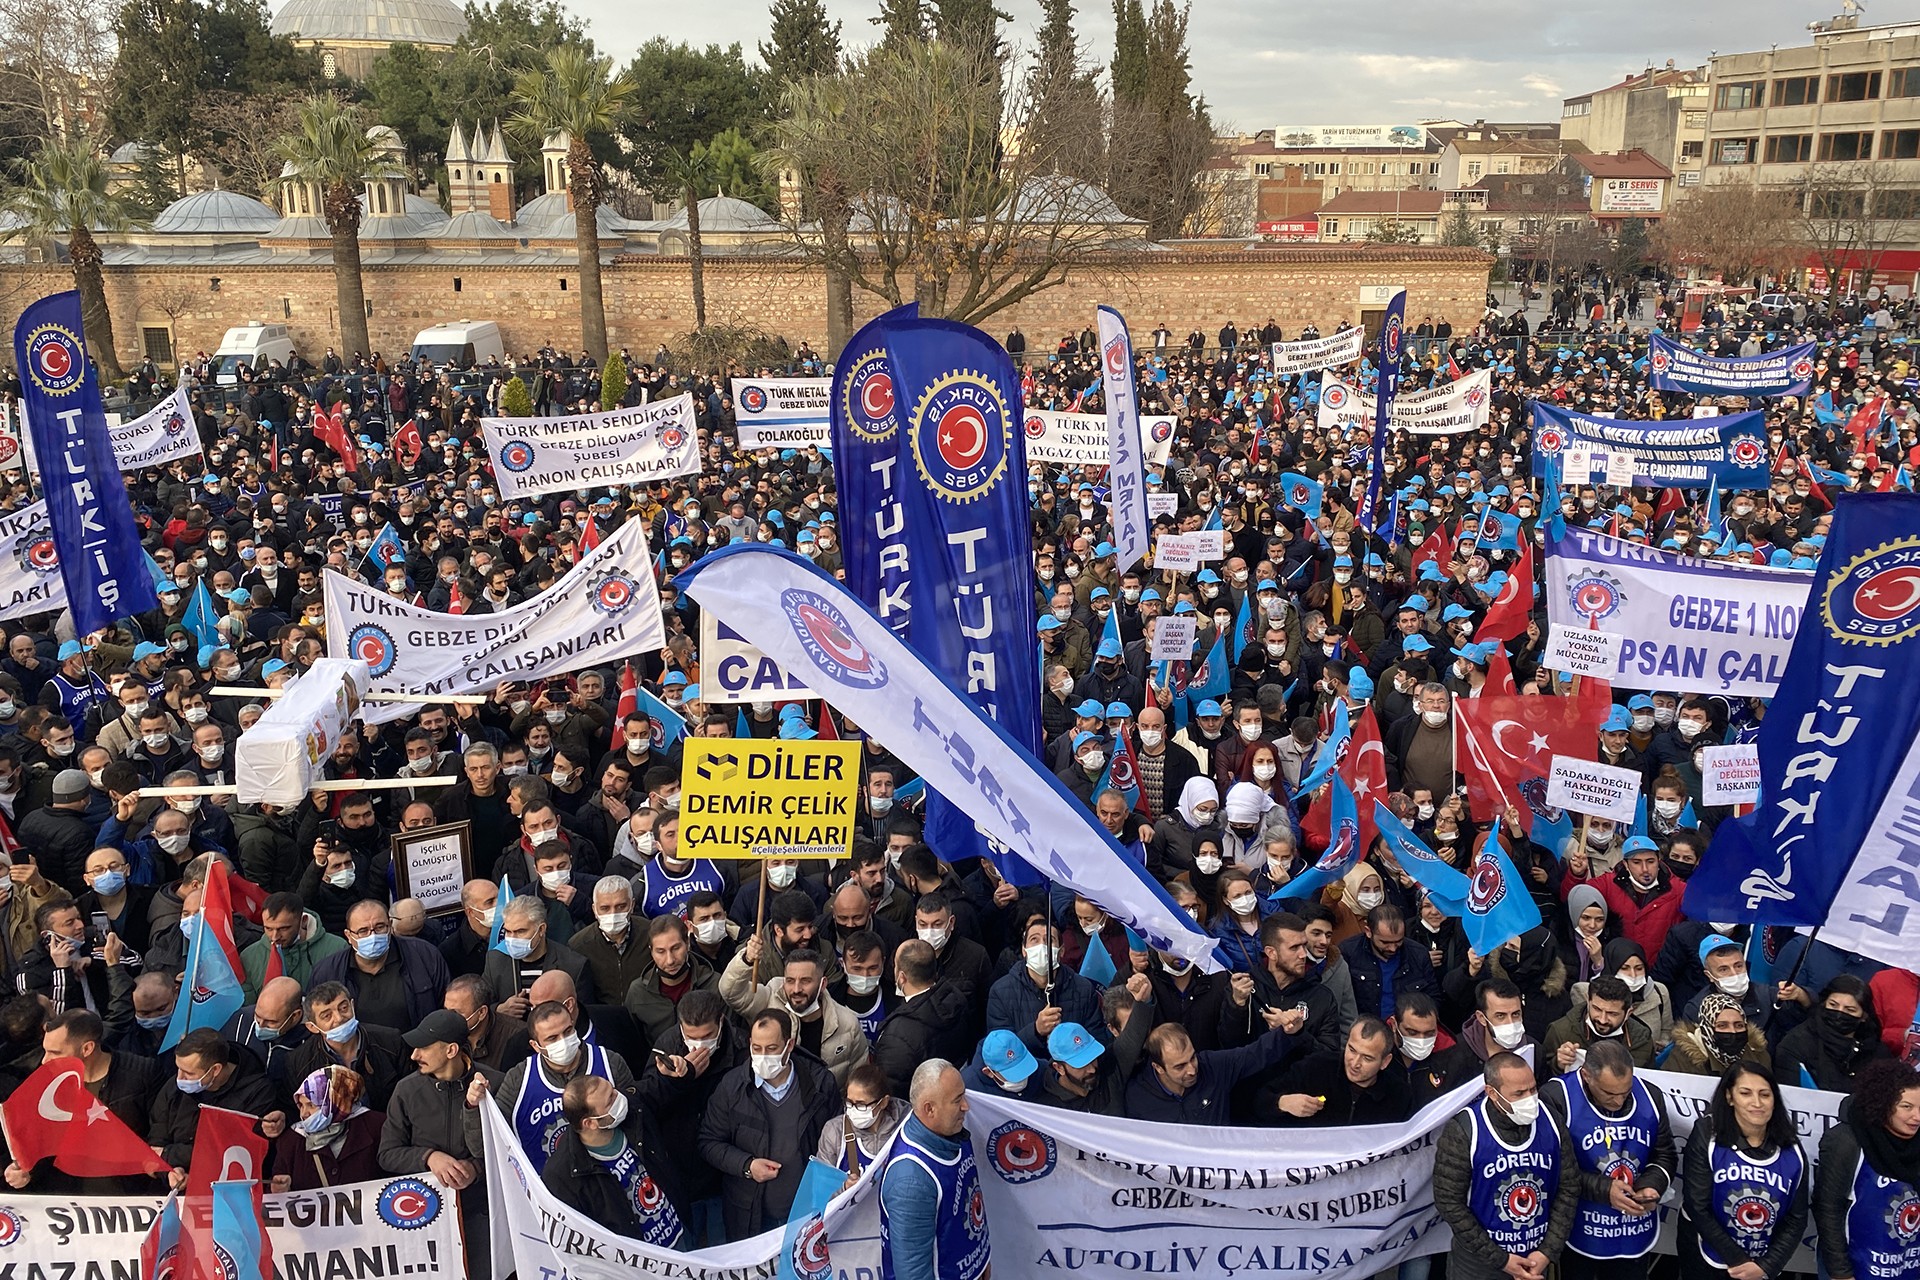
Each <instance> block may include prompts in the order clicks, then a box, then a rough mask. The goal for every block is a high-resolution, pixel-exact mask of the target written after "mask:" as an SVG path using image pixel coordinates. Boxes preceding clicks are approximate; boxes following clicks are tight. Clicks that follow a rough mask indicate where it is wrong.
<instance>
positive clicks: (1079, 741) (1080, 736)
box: [1073, 729, 1100, 755]
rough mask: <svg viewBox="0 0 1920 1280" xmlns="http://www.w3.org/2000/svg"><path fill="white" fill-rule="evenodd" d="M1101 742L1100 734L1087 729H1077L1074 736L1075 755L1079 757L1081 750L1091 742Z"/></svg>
mask: <svg viewBox="0 0 1920 1280" xmlns="http://www.w3.org/2000/svg"><path fill="white" fill-rule="evenodd" d="M1099 740H1100V735H1099V734H1097V733H1094V732H1092V731H1091V730H1087V729H1077V730H1075V731H1074V735H1073V753H1074V754H1075V755H1079V754H1080V748H1082V747H1084V746H1086V745H1087V744H1088V743H1089V742H1098V741H1099Z"/></svg>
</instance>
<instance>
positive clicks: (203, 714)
mask: <svg viewBox="0 0 1920 1280" xmlns="http://www.w3.org/2000/svg"><path fill="white" fill-rule="evenodd" d="M210 714H212V713H211V712H209V711H208V710H207V708H205V707H188V708H187V710H186V717H187V723H188V724H205V723H206V721H207V717H208V716H209V715H210Z"/></svg>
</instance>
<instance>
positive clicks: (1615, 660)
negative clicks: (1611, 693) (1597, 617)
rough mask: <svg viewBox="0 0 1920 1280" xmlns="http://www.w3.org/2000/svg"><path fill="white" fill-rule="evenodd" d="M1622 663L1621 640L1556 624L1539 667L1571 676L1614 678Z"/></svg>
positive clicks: (1549, 634) (1606, 634)
mask: <svg viewBox="0 0 1920 1280" xmlns="http://www.w3.org/2000/svg"><path fill="white" fill-rule="evenodd" d="M1619 664H1620V637H1619V636H1616V635H1614V634H1612V633H1611V632H1607V631H1588V630H1584V629H1582V628H1578V627H1563V626H1560V625H1559V624H1557V623H1556V624H1554V625H1553V626H1550V627H1548V628H1547V647H1546V649H1545V651H1544V652H1542V653H1541V655H1540V665H1541V666H1543V667H1547V668H1550V669H1551V670H1554V671H1564V672H1566V673H1567V674H1568V675H1575V676H1598V677H1599V678H1600V679H1602V680H1611V679H1612V678H1613V672H1614V668H1615V667H1617V666H1619Z"/></svg>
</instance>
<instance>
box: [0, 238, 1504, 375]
mask: <svg viewBox="0 0 1920 1280" xmlns="http://www.w3.org/2000/svg"><path fill="white" fill-rule="evenodd" d="M1491 261H1492V260H1491V259H1490V258H1489V257H1488V256H1487V255H1486V254H1484V253H1481V252H1479V251H1477V250H1473V249H1453V248H1441V247H1418V246H1397V245H1395V246H1388V245H1353V246H1339V247H1324V248H1323V247H1311V246H1308V247H1300V248H1274V249H1243V248H1241V247H1239V246H1237V245H1236V246H1230V247H1226V248H1219V249H1213V248H1190V247H1181V248H1176V249H1172V250H1167V251H1162V252H1154V253H1145V254H1138V255H1132V256H1129V257H1126V258H1123V259H1116V260H1114V261H1112V262H1109V263H1104V264H1099V265H1089V266H1086V267H1083V268H1081V269H1078V270H1076V271H1075V272H1073V273H1072V274H1071V275H1070V277H1069V278H1068V280H1067V282H1066V283H1065V284H1063V285H1060V286H1057V287H1055V288H1052V289H1048V290H1045V291H1043V292H1041V293H1038V294H1035V295H1034V296H1032V297H1030V298H1028V299H1026V300H1025V301H1022V302H1020V303H1019V304H1017V305H1015V306H1013V307H1010V308H1008V309H1007V310H1005V311H1002V312H1000V313H998V314H996V315H994V316H992V317H990V318H988V319H987V320H985V321H983V322H982V323H983V327H984V328H986V329H987V330H988V331H990V332H992V333H993V334H994V335H995V336H1002V335H1004V334H1005V333H1006V332H1007V331H1008V330H1010V329H1011V328H1012V327H1013V326H1014V325H1016V324H1018V325H1019V326H1020V328H1021V329H1022V330H1023V331H1024V332H1025V334H1026V336H1027V343H1028V349H1029V351H1030V352H1031V351H1039V350H1042V349H1047V348H1050V347H1051V346H1052V344H1053V343H1054V342H1055V341H1057V340H1058V338H1059V337H1060V335H1061V334H1063V333H1068V332H1072V333H1078V332H1079V331H1080V330H1081V329H1083V328H1084V327H1086V326H1087V325H1088V324H1089V323H1091V321H1092V317H1093V308H1094V305H1095V304H1096V303H1100V302H1105V303H1109V304H1111V305H1114V306H1117V307H1119V308H1120V310H1121V311H1122V313H1123V314H1124V315H1126V317H1127V319H1128V321H1129V323H1130V324H1131V326H1132V328H1133V330H1134V333H1135V340H1136V342H1137V343H1139V344H1141V345H1145V342H1146V335H1147V334H1148V333H1149V332H1151V331H1152V330H1153V328H1154V327H1155V326H1156V325H1159V324H1162V323H1164V324H1166V325H1167V327H1168V328H1170V329H1172V330H1173V331H1174V334H1175V340H1176V341H1178V340H1180V339H1183V338H1184V337H1185V336H1186V333H1187V331H1188V330H1189V329H1190V328H1192V327H1193V326H1194V325H1199V326H1200V327H1201V328H1203V329H1204V330H1205V331H1206V333H1207V334H1208V339H1209V342H1211V341H1212V336H1213V334H1214V333H1215V332H1216V331H1217V330H1218V329H1219V328H1220V326H1221V325H1222V324H1223V323H1225V322H1226V321H1227V320H1229V319H1231V320H1233V321H1234V322H1236V323H1237V324H1240V325H1242V326H1245V325H1246V324H1249V323H1253V324H1259V323H1262V322H1264V321H1265V320H1266V319H1267V318H1268V317H1273V318H1274V319H1277V320H1278V321H1279V323H1280V324H1281V326H1282V327H1283V328H1284V329H1285V330H1286V332H1287V333H1288V335H1289V336H1291V335H1293V334H1295V333H1297V332H1298V331H1299V330H1300V328H1301V327H1302V326H1303V325H1305V324H1307V323H1308V322H1312V323H1315V324H1317V325H1319V326H1320V327H1321V328H1322V329H1323V330H1325V329H1329V328H1331V327H1332V325H1333V324H1335V323H1337V322H1339V321H1340V320H1343V319H1344V320H1352V321H1360V320H1361V319H1363V316H1364V313H1367V312H1372V311H1377V310H1378V309H1379V308H1380V307H1381V306H1382V305H1384V297H1383V296H1382V295H1383V294H1384V293H1385V292H1386V291H1387V290H1389V289H1390V288H1391V287H1393V286H1402V287H1405V288H1406V289H1407V291H1408V302H1407V319H1408V324H1409V326H1411V325H1413V324H1415V323H1417V322H1418V320H1419V318H1420V317H1422V316H1431V317H1433V318H1434V319H1435V320H1436V321H1437V320H1439V319H1440V318H1441V317H1442V316H1445V317H1447V318H1449V319H1450V320H1452V322H1453V325H1454V327H1455V329H1456V330H1460V331H1464V330H1466V329H1468V328H1470V327H1472V325H1473V324H1474V323H1475V322H1477V321H1478V319H1479V317H1480V315H1481V312H1482V309H1483V306H1484V302H1485V294H1486V288H1487V273H1488V268H1489V266H1490V264H1491ZM8 274H9V276H10V285H11V287H10V288H8V289H7V290H5V291H0V323H3V324H4V325H5V326H6V328H5V330H4V331H5V332H11V331H12V325H13V322H14V319H15V318H16V317H17V315H18V313H19V310H20V309H21V308H23V307H24V306H26V305H27V304H28V303H29V302H31V301H32V300H33V299H35V298H37V297H39V296H41V295H42V294H45V293H51V292H54V291H56V290H60V289H67V288H71V287H72V282H71V277H70V276H68V275H67V274H66V272H65V271H64V270H63V269H61V268H58V267H38V266H30V267H24V268H14V269H11V270H10V271H9V273H8ZM604 278H605V291H606V305H607V327H608V331H609V338H610V340H611V341H612V343H613V344H614V345H615V346H616V347H619V346H625V347H628V348H630V349H631V350H632V351H633V352H634V354H635V355H636V356H639V357H640V358H642V359H644V358H646V357H647V356H650V355H651V354H652V352H653V350H654V348H655V347H656V346H658V345H659V344H660V343H661V342H669V343H670V342H672V340H673V339H674V338H675V337H677V336H678V335H680V334H683V333H685V332H687V331H688V330H689V329H691V328H692V327H693V298H692V292H691V288H690V285H689V276H688V265H687V262H686V260H685V259H684V258H642V257H629V258H622V259H620V260H618V261H616V262H614V263H612V264H610V265H609V266H608V267H607V268H606V270H605V273H604ZM216 281H217V284H216ZM106 283H107V296H108V300H109V304H110V306H111V309H112V311H113V318H114V333H115V338H116V343H117V345H118V347H119V349H120V357H121V359H122V360H123V361H138V360H139V359H140V358H141V357H142V356H143V355H145V354H148V353H149V352H152V351H155V350H156V347H155V345H154V344H155V342H156V341H157V340H159V339H161V338H164V339H165V340H166V341H167V342H168V343H169V344H170V348H171V350H172V351H174V352H177V353H180V354H182V355H186V356H192V355H193V354H194V353H196V352H198V351H202V350H204V351H208V352H211V351H212V350H213V349H214V348H215V347H216V346H217V345H218V343H219V341H220V337H221V335H222V334H223V333H224V332H225V331H226V329H227V328H229V327H230V326H233V325H237V324H244V323H246V322H247V321H249V320H262V321H267V322H284V323H286V324H288V325H289V326H291V328H292V330H293V335H294V339H295V341H296V343H297V344H298V345H299V347H300V350H301V351H302V353H303V354H305V355H307V356H308V357H309V358H315V359H317V358H318V357H319V356H320V354H321V353H322V352H324V351H325V350H326V349H327V348H328V347H329V346H338V345H339V338H338V332H339V331H338V327H337V323H336V314H335V307H334V289H333V272H332V268H331V267H330V266H329V265H328V264H326V263H325V262H319V263H313V262H306V261H302V262H291V263H287V264H284V265H282V264H275V265H266V266H238V265H227V264H203V265H194V266H186V265H179V266H173V265H169V266H124V267H123V266H110V267H108V268H107V276H106ZM365 285H366V296H367V301H368V303H369V305H370V306H371V308H372V311H373V314H372V317H371V318H370V320H369V322H368V323H369V327H370V331H371V334H372V341H373V344H374V346H375V348H376V349H377V350H380V351H382V352H384V353H386V354H387V355H388V356H389V358H392V357H393V356H395V355H397V354H398V353H400V352H402V351H404V350H405V349H406V347H407V345H408V343H409V342H410V341H411V340H412V338H413V335H414V334H415V333H416V332H417V331H419V330H420V329H421V328H424V327H425V326H427V325H429V324H432V323H435V322H437V321H444V320H456V319H474V320H494V321H497V322H498V323H499V324H500V326H501V328H502V330H503V331H504V334H505V338H506V345H507V349H508V350H509V351H510V352H530V351H534V350H537V349H538V348H540V347H542V346H548V345H551V346H554V347H557V348H560V349H577V348H578V346H579V342H580V323H579V317H580V313H579V295H578V293H577V290H578V288H579V280H578V278H577V276H576V274H575V273H574V272H573V271H572V270H571V269H569V268H568V267H565V266H529V265H516V264H508V263H498V262H493V263H483V262H481V261H478V260H476V261H475V262H474V263H473V264H471V265H442V264H435V265H430V266H429V265H407V266H380V265H373V266H369V267H367V268H366V272H365ZM706 285H707V317H708V320H709V322H710V323H720V324H741V325H753V326H757V327H759V328H761V329H764V330H766V331H768V332H769V333H774V334H778V335H781V336H784V337H786V338H787V339H788V340H789V341H792V342H796V343H797V342H799V341H801V340H806V341H808V342H811V343H812V344H813V345H814V346H815V348H816V349H823V348H824V344H825V341H826V334H827V320H826V299H825V289H824V285H823V281H822V277H821V274H820V272H819V271H818V270H817V269H816V268H813V267H809V266H806V265H803V264H796V263H793V262H790V261H780V260H770V259H766V258H751V257H718V258H710V259H708V260H707V263H706ZM854 305H855V308H856V311H857V312H858V318H859V319H863V320H864V319H866V318H867V317H869V316H871V315H875V314H878V313H879V311H881V310H882V309H883V304H882V303H881V301H880V300H879V299H878V298H874V297H872V296H870V295H866V294H862V293H859V292H856V293H855V295H854Z"/></svg>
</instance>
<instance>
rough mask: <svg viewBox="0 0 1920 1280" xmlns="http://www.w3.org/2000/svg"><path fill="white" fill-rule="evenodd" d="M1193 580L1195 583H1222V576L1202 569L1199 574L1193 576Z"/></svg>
mask: <svg viewBox="0 0 1920 1280" xmlns="http://www.w3.org/2000/svg"><path fill="white" fill-rule="evenodd" d="M1193 580H1194V581H1195V582H1218V581H1220V575H1219V574H1217V573H1215V572H1214V571H1213V570H1211V569H1202V570H1201V571H1200V572H1199V573H1196V574H1194V575H1193Z"/></svg>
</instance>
